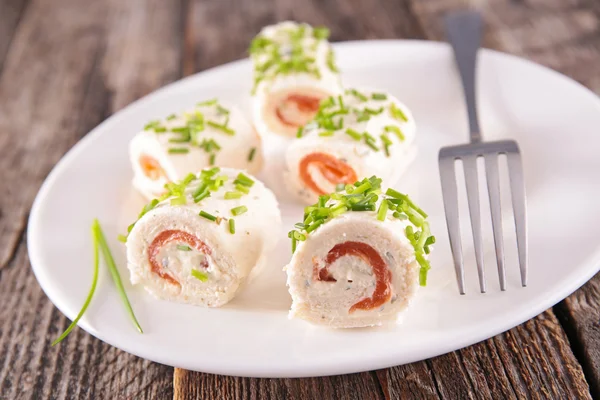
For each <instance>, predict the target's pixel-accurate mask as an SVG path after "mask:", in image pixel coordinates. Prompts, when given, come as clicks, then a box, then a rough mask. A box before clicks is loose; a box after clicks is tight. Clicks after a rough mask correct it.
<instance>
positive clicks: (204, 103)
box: [196, 99, 219, 107]
mask: <svg viewBox="0 0 600 400" xmlns="http://www.w3.org/2000/svg"><path fill="white" fill-rule="evenodd" d="M218 101H219V100H217V99H210V100H205V101H201V102H199V103H196V105H197V106H198V107H203V106H214V105H215V104H217V102H218Z"/></svg>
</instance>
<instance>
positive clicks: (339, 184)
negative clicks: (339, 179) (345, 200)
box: [335, 183, 346, 192]
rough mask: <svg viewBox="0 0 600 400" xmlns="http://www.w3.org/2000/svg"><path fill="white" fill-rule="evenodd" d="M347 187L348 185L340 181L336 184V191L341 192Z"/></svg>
mask: <svg viewBox="0 0 600 400" xmlns="http://www.w3.org/2000/svg"><path fill="white" fill-rule="evenodd" d="M345 188H346V185H345V184H343V183H338V184H337V185H335V191H336V192H341V191H343V190H344V189H345Z"/></svg>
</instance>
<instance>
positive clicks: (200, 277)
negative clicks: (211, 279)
mask: <svg viewBox="0 0 600 400" xmlns="http://www.w3.org/2000/svg"><path fill="white" fill-rule="evenodd" d="M191 274H192V276H193V277H194V278H196V279H198V280H199V281H200V282H206V281H208V274H207V273H206V272H201V271H198V270H197V269H193V268H192V271H191Z"/></svg>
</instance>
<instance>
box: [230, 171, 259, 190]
mask: <svg viewBox="0 0 600 400" xmlns="http://www.w3.org/2000/svg"><path fill="white" fill-rule="evenodd" d="M233 183H238V184H240V185H244V186H248V187H252V185H254V181H253V180H252V178H250V177H248V176H247V175H246V174H244V173H243V172H240V173H239V174H238V176H237V177H236V178H235V180H234V181H233Z"/></svg>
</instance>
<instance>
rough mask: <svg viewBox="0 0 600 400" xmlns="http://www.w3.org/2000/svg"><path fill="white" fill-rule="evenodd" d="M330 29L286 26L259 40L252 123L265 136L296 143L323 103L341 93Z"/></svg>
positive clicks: (255, 54) (269, 31)
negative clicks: (298, 131)
mask: <svg viewBox="0 0 600 400" xmlns="http://www.w3.org/2000/svg"><path fill="white" fill-rule="evenodd" d="M328 36H329V30H328V29H327V28H313V27H311V26H310V25H307V24H298V23H295V22H289V21H287V22H282V23H279V24H277V25H272V26H267V27H265V28H263V30H262V31H261V32H260V33H259V34H258V36H256V38H254V40H253V41H252V44H251V46H250V56H251V59H252V62H253V65H254V88H253V91H252V94H253V106H252V108H253V119H254V125H255V126H256V129H257V131H258V132H259V133H260V134H261V135H263V136H265V135H269V134H278V135H283V136H288V137H293V136H294V135H295V134H296V132H297V130H298V128H299V127H300V126H302V125H304V124H305V123H307V122H308V121H309V120H311V119H312V117H313V116H314V115H315V113H316V112H317V110H318V108H319V102H320V101H321V100H322V99H324V98H327V97H329V96H331V95H335V94H338V93H339V92H341V86H340V78H339V71H338V68H337V67H336V64H335V56H334V53H333V49H332V48H331V45H330V44H329V42H328V41H327V37H328Z"/></svg>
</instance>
